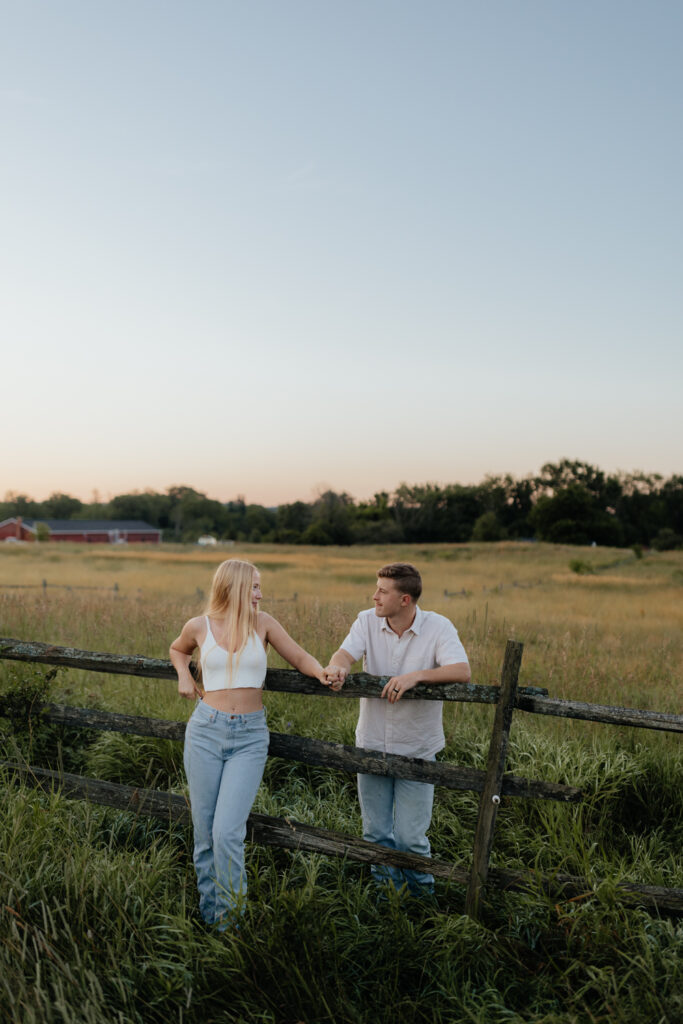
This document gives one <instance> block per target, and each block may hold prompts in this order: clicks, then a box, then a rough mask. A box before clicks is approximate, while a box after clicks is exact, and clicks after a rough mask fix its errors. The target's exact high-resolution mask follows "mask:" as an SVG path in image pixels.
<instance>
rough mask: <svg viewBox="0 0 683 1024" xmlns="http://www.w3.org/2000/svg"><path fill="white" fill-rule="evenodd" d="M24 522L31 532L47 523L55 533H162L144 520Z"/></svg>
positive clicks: (29, 520)
mask: <svg viewBox="0 0 683 1024" xmlns="http://www.w3.org/2000/svg"><path fill="white" fill-rule="evenodd" d="M23 522H24V525H25V526H26V527H28V529H29V530H32V529H34V527H35V525H36V523H45V525H46V526H48V527H49V528H50V530H51V531H52V532H53V533H54V532H57V533H83V532H84V531H85V532H89V533H93V532H104V531H107V530H128V531H129V532H131V531H135V532H136V533H143V532H145V531H147V532H151V533H159V532H160V531H159V529H158V528H157V527H156V526H150V524H149V523H145V522H143V520H142V519H24V521H23Z"/></svg>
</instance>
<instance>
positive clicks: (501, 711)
mask: <svg viewBox="0 0 683 1024" xmlns="http://www.w3.org/2000/svg"><path fill="white" fill-rule="evenodd" d="M523 650H524V645H523V644H520V643H518V642H517V641H516V640H508V642H507V645H506V647H505V657H504V659H503V670H502V672H501V677H500V695H499V697H498V703H497V704H496V714H495V717H494V720H493V729H492V731H491V743H490V745H489V756H488V762H487V765H486V780H485V782H484V789H483V790H482V794H481V799H480V801H479V817H478V818H477V827H476V830H475V833H474V850H473V854H472V870H471V873H470V881H469V885H468V887H467V897H466V899H465V913H467V914H469V915H470V917H477V916H478V913H479V900H480V897H481V892H482V889H483V887H484V885H485V883H486V878H487V875H488V872H489V857H490V856H491V846H492V845H493V830H494V828H495V824H496V815H497V813H498V806H499V804H500V793H501V789H502V786H503V772H504V771H505V756H506V754H507V746H508V738H509V736H510V726H511V724H512V712H513V710H514V706H515V697H516V694H517V678H518V676H519V666H520V664H521V662H522V651H523Z"/></svg>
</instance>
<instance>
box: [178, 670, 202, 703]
mask: <svg viewBox="0 0 683 1024" xmlns="http://www.w3.org/2000/svg"><path fill="white" fill-rule="evenodd" d="M178 693H179V694H180V696H181V697H184V698H185V699H186V700H199V699H200V697H201V696H202V691H201V690H200V689H199V687H198V686H197V684H196V682H195V680H194V678H193V676H192V675H191V673H190V672H188V673H187V675H185V673H184V672H183V674H182V676H181V675H180V674H179V675H178Z"/></svg>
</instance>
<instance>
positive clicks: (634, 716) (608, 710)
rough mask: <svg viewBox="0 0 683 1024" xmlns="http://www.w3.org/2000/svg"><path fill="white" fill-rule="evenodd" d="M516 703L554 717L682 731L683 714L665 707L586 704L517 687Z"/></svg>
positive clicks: (537, 713) (518, 705) (534, 711)
mask: <svg viewBox="0 0 683 1024" xmlns="http://www.w3.org/2000/svg"><path fill="white" fill-rule="evenodd" d="M517 693H518V696H517V702H516V707H517V708H519V710H520V711H530V712H531V713H532V714H534V715H553V716H555V717H557V718H576V719H579V720H583V721H586V722H603V723H604V724H606V725H628V726H631V727H633V728H636V729H659V730H661V731H663V732H683V715H674V714H670V713H668V712H666V711H645V710H643V709H641V708H620V707H611V706H609V705H606V704H586V703H584V702H583V701H580V700H557V699H555V698H553V697H531V696H527V695H526V694H523V693H522V691H521V690H518V691H517Z"/></svg>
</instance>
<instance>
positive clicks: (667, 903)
mask: <svg viewBox="0 0 683 1024" xmlns="http://www.w3.org/2000/svg"><path fill="white" fill-rule="evenodd" d="M0 767H2V768H3V769H4V770H6V771H7V772H8V774H11V775H12V777H13V778H15V779H18V780H21V781H22V782H24V783H26V784H28V785H30V786H33V787H35V788H38V789H42V790H45V791H46V792H48V793H49V792H53V791H58V792H59V793H60V794H61V795H62V796H65V797H69V798H71V799H83V800H89V801H90V802H92V803H100V804H104V805H105V806H108V807H117V808H120V809H123V810H128V811H131V812H133V813H135V814H145V815H149V816H152V817H157V818H161V819H162V820H164V821H168V822H169V823H170V822H175V823H178V824H189V823H190V821H191V816H190V810H189V806H188V803H187V800H186V798H185V797H184V796H181V795H179V794H176V793H162V792H160V791H158V790H149V789H143V788H137V787H134V786H122V785H119V784H117V783H113V782H103V781H102V780H99V779H88V778H86V777H84V776H80V775H70V774H66V773H64V774H60V773H58V772H53V771H49V770H47V769H45V768H36V767H32V766H30V765H16V764H10V763H8V762H0ZM247 828H248V836H249V838H250V839H251V840H253V841H254V842H258V843H260V844H261V845H264V846H281V847H285V848H287V849H290V850H302V851H308V852H314V853H323V854H326V855H328V856H336V857H344V858H346V859H347V860H352V861H358V862H360V863H364V864H378V863H381V864H392V865H394V866H395V867H400V868H416V869H418V870H422V871H429V872H431V874H433V875H435V876H436V877H437V878H443V879H447V880H449V881H452V882H456V883H461V884H463V885H464V884H466V883H467V881H468V879H469V877H470V872H469V871H467V870H465V869H464V868H462V867H459V866H458V865H455V864H450V863H448V862H447V861H439V860H432V859H431V858H429V857H420V856H418V855H416V854H410V853H403V852H401V851H399V850H389V849H388V848H387V847H384V846H378V845H376V844H375V843H368V842H366V841H365V840H364V839H359V838H357V837H356V836H349V835H345V834H344V833H341V832H330V831H327V830H326V829H322V828H316V827H314V826H312V825H304V824H302V823H301V822H297V821H292V820H290V819H287V818H284V819H283V818H274V817H271V816H270V815H266V814H253V813H252V814H250V816H249V820H248V823H247ZM488 881H489V884H492V885H495V886H496V887H497V888H500V889H506V890H524V889H528V888H538V887H539V886H540V887H541V888H542V889H543V891H544V892H547V893H550V894H552V895H553V896H555V897H558V896H559V897H560V898H565V899H568V898H575V897H577V896H582V895H584V896H586V897H589V896H591V895H592V894H593V890H594V889H595V888H597V887H598V886H600V885H601V884H602V879H586V878H580V877H577V876H576V875H562V874H552V875H541V874H538V873H536V872H532V871H528V872H517V871H507V870H502V869H500V868H490V869H489V873H488ZM617 889H618V891H619V893H620V895H621V896H622V899H623V900H624V902H626V903H629V904H633V905H636V906H640V907H644V908H645V909H647V910H653V911H655V912H658V911H661V910H666V911H670V912H673V913H678V914H682V913H683V889H669V888H665V887H663V886H651V885H639V884H637V883H635V882H634V883H631V882H622V883H619V884H618V885H617Z"/></svg>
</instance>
